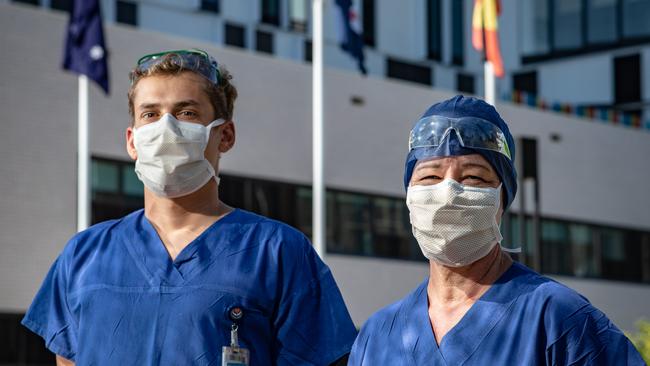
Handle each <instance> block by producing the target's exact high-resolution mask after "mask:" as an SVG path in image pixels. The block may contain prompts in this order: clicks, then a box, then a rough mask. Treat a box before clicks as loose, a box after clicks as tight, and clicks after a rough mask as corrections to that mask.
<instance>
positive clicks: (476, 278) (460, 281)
mask: <svg viewBox="0 0 650 366" xmlns="http://www.w3.org/2000/svg"><path fill="white" fill-rule="evenodd" d="M511 264H512V259H511V258H510V256H509V255H508V254H506V253H504V252H503V251H502V250H501V248H500V246H499V245H496V246H495V247H494V248H493V249H492V251H490V253H489V254H488V255H486V256H485V257H483V258H481V259H479V260H478V261H476V262H474V263H472V264H470V265H468V266H464V267H457V268H454V267H446V266H443V265H441V264H439V263H436V262H434V261H433V260H432V261H430V265H429V271H430V273H429V285H428V288H427V292H428V294H429V300H430V301H432V302H436V303H438V304H450V305H451V304H454V303H466V302H474V301H476V300H478V299H479V298H480V297H481V296H482V295H483V294H484V293H485V291H487V289H489V287H490V286H491V285H492V284H493V283H494V282H495V281H496V280H497V279H499V277H501V275H502V274H503V273H504V272H505V271H506V270H507V269H508V268H509V267H510V265H511Z"/></svg>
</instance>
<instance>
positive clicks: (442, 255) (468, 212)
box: [406, 179, 503, 267]
mask: <svg viewBox="0 0 650 366" xmlns="http://www.w3.org/2000/svg"><path fill="white" fill-rule="evenodd" d="M500 201H501V185H499V187H497V188H478V187H471V186H465V185H462V184H460V183H458V182H456V181H455V180H452V179H445V180H443V181H442V182H440V183H438V184H435V185H429V186H411V187H408V192H407V194H406V205H407V206H408V208H409V212H410V217H411V226H412V228H413V235H414V236H415V239H417V241H418V244H419V245H420V249H421V250H422V254H424V256H425V257H427V258H428V259H431V260H434V261H436V262H438V263H441V264H443V265H446V266H450V267H461V266H466V265H468V264H471V263H474V262H476V261H477V260H479V259H481V258H483V257H485V256H486V255H487V254H488V253H489V252H490V250H492V248H494V246H495V245H496V244H497V243H500V242H501V240H502V239H503V238H502V237H501V232H500V231H499V225H498V224H497V220H496V216H497V213H498V211H499V203H500Z"/></svg>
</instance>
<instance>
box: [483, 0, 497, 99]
mask: <svg viewBox="0 0 650 366" xmlns="http://www.w3.org/2000/svg"><path fill="white" fill-rule="evenodd" d="M481 19H482V20H481V25H482V29H481V37H483V75H484V76H483V84H484V85H483V86H484V87H485V101H486V102H488V103H489V104H491V105H495V104H494V102H495V99H494V94H495V85H494V84H495V81H494V65H493V64H492V61H490V60H488V57H487V47H488V45H487V40H486V36H485V23H486V19H485V3H483V4H482V5H481Z"/></svg>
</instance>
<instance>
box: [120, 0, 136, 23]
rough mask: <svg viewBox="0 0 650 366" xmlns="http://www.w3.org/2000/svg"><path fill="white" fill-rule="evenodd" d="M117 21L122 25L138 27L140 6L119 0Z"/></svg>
mask: <svg viewBox="0 0 650 366" xmlns="http://www.w3.org/2000/svg"><path fill="white" fill-rule="evenodd" d="M115 21H116V22H118V23H122V24H129V25H138V4H134V3H132V2H130V1H121V0H118V1H117V5H116V11H115Z"/></svg>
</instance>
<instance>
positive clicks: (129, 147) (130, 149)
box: [125, 126, 138, 160]
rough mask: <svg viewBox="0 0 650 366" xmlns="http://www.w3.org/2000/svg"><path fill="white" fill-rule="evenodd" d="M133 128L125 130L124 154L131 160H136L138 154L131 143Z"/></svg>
mask: <svg viewBox="0 0 650 366" xmlns="http://www.w3.org/2000/svg"><path fill="white" fill-rule="evenodd" d="M133 135H134V133H133V126H129V127H127V128H126V133H125V137H126V152H127V154H129V156H130V157H131V159H132V160H137V159H138V152H137V151H136V150H135V144H134V143H133Z"/></svg>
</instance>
